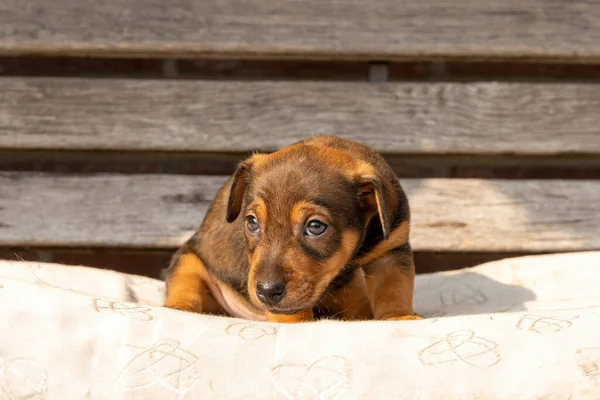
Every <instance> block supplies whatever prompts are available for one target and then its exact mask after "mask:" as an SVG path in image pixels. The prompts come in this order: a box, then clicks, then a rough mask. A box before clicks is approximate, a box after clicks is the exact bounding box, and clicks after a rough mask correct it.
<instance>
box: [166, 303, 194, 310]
mask: <svg viewBox="0 0 600 400" xmlns="http://www.w3.org/2000/svg"><path fill="white" fill-rule="evenodd" d="M165 307H166V308H171V309H173V310H179V311H187V312H199V310H198V307H197V305H196V304H195V303H192V302H185V301H167V302H166V303H165Z"/></svg>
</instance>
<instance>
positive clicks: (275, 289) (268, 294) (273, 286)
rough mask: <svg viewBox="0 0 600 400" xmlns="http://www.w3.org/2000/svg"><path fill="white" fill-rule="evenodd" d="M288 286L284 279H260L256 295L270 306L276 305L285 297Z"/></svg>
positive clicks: (257, 283)
mask: <svg viewBox="0 0 600 400" xmlns="http://www.w3.org/2000/svg"><path fill="white" fill-rule="evenodd" d="M285 292H286V287H285V282H284V281H278V280H273V281H258V282H256V296H257V297H258V299H259V300H260V301H262V302H263V303H264V304H266V305H268V306H274V305H276V304H277V303H279V302H280V301H281V300H283V298H284V297H285Z"/></svg>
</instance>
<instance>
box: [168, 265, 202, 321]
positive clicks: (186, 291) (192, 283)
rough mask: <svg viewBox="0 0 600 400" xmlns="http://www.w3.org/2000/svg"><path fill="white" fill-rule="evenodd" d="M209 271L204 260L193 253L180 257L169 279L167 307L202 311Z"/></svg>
mask: <svg viewBox="0 0 600 400" xmlns="http://www.w3.org/2000/svg"><path fill="white" fill-rule="evenodd" d="M206 277H208V273H207V272H206V268H205V267H204V264H203V263H202V261H201V260H200V259H199V258H198V257H196V256H195V255H193V254H184V255H182V256H180V257H179V260H178V261H177V265H176V266H175V268H174V270H173V273H172V274H171V275H170V276H169V278H168V280H167V300H166V302H165V307H168V308H175V309H178V310H183V311H192V312H202V311H203V310H204V296H205V292H206V284H205V282H206V280H205V279H206Z"/></svg>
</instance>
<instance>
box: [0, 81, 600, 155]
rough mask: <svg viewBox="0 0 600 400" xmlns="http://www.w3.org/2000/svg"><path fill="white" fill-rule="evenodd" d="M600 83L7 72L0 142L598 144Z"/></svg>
mask: <svg viewBox="0 0 600 400" xmlns="http://www.w3.org/2000/svg"><path fill="white" fill-rule="evenodd" d="M598 110H600V84H594V83H494V82H491V83H481V82H480V83H466V82H465V83H407V82H402V83H386V84H374V83H368V82H365V83H359V82H310V81H302V82H287V81H186V80H181V81H177V80H175V81H152V80H127V79H123V80H118V79H116V80H110V79H107V80H104V79H97V80H93V79H88V80H86V79H75V78H64V79H62V78H0V148H4V149H17V148H20V149H71V150H135V151H138V150H146V151H148V150H154V151H204V152H210V151H215V152H222V151H226V152H230V151H234V152H244V151H252V150H263V151H271V150H276V149H278V148H280V147H283V146H286V145H288V144H291V143H293V142H295V141H297V140H299V139H302V138H305V137H307V136H310V135H312V134H318V133H333V134H337V135H339V136H342V137H346V138H349V139H353V140H358V141H361V142H365V143H367V144H369V145H371V146H373V147H374V148H375V149H376V150H378V151H381V152H384V153H402V154H417V153H420V154H423V153H429V154H457V153H460V154H475V153H476V154H522V155H523V154H533V155H556V154H569V153H585V154H594V153H595V154H597V153H600V113H599V112H598Z"/></svg>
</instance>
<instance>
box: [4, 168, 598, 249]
mask: <svg viewBox="0 0 600 400" xmlns="http://www.w3.org/2000/svg"><path fill="white" fill-rule="evenodd" d="M223 181H224V178H223V177H194V176H181V175H171V176H166V175H131V176H125V175H109V174H106V175H97V176H79V177H77V176H60V175H51V174H33V173H17V172H13V173H8V172H2V173H0V246H5V247H6V246H34V247H35V246H56V247H66V246H105V247H127V248H173V247H176V246H178V245H180V244H181V243H182V242H183V241H184V240H185V239H186V238H187V237H189V236H190V235H191V234H192V232H193V231H194V230H195V228H196V226H197V225H198V224H199V223H200V221H201V219H202V218H203V215H204V213H205V212H206V209H207V206H208V204H209V202H210V200H211V199H212V197H213V196H214V194H215V192H216V190H217V189H218V187H219V186H220V185H221V184H222V182H223ZM402 183H403V185H404V187H405V189H406V191H407V193H408V195H409V198H410V201H411V207H412V210H413V225H412V226H413V229H412V234H411V235H412V243H413V246H414V249H415V250H416V251H525V252H535V251H553V252H557V251H570V250H591V249H594V250H598V249H600V181H499V180H469V179H455V180H449V179H424V180H402Z"/></svg>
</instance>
